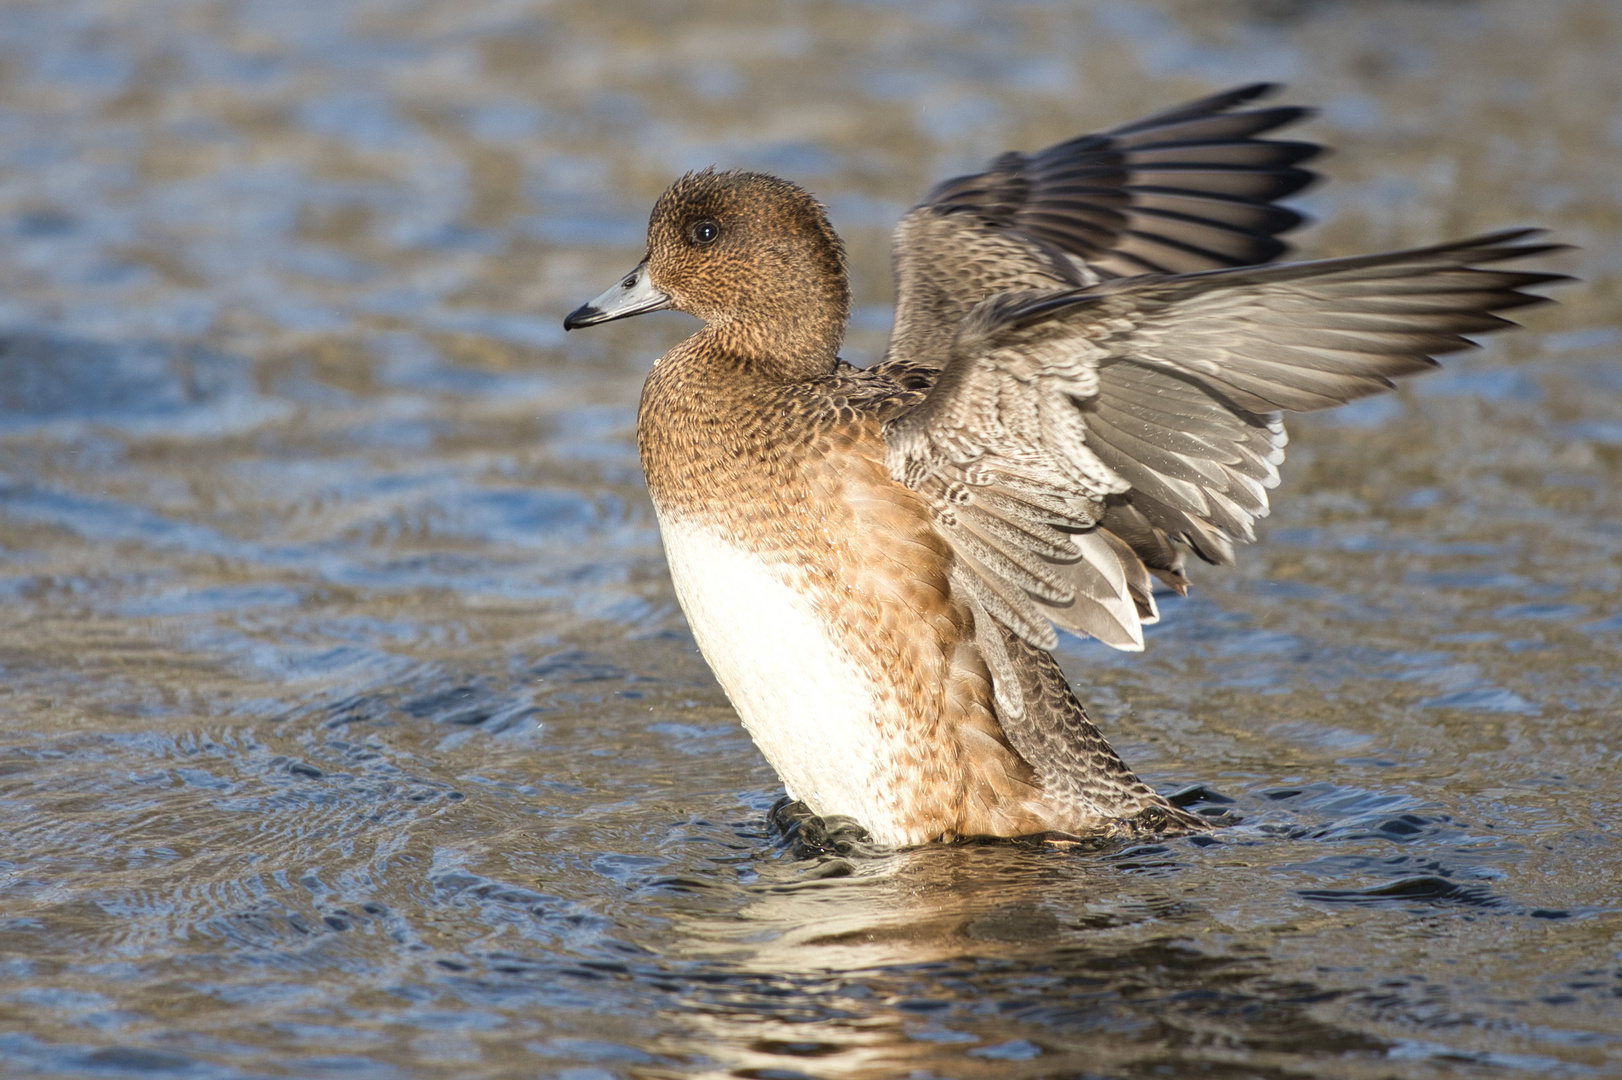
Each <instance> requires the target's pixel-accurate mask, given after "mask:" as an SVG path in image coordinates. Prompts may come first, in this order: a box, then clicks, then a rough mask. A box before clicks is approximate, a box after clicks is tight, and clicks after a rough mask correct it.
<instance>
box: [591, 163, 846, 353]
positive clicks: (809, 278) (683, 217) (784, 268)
mask: <svg viewBox="0 0 1622 1080" xmlns="http://www.w3.org/2000/svg"><path fill="white" fill-rule="evenodd" d="M665 309H674V310H676V311H685V312H688V313H689V314H692V315H697V316H698V317H699V318H701V319H703V320H704V321H705V322H707V323H709V324H710V327H711V329H712V332H714V333H715V335H716V336H717V338H718V339H719V340H720V341H721V342H722V343H724V344H725V345H726V346H727V347H728V348H729V349H730V350H731V351H734V352H739V353H741V354H745V355H748V356H749V357H750V358H751V359H756V360H770V361H773V362H774V364H780V365H781V366H782V367H783V368H784V369H785V370H784V374H785V375H787V376H790V377H794V378H804V377H810V376H814V375H817V374H822V373H825V372H827V371H828V370H829V369H831V368H832V366H833V362H834V358H835V356H836V355H837V354H838V351H839V343H840V341H841V340H842V339H843V337H844V333H845V321H846V319H847V318H848V317H849V315H850V288H849V285H848V284H847V279H846V273H845V249H844V245H843V244H841V243H840V242H839V237H838V236H837V235H836V234H835V233H834V231H833V227H832V226H830V225H829V224H828V218H827V215H826V214H825V213H824V212H823V209H822V207H821V206H820V205H819V204H818V203H817V201H816V200H815V199H813V198H812V197H811V196H810V195H809V194H808V193H807V192H806V191H805V189H803V188H801V187H799V186H798V185H796V184H791V183H789V182H788V181H787V180H781V179H778V178H777V177H775V176H767V175H765V174H764V173H749V172H715V171H714V170H711V169H705V170H704V171H703V172H698V173H689V174H687V175H686V176H684V177H682V178H681V179H680V180H677V181H676V182H675V183H674V184H672V185H670V188H669V189H668V190H667V191H666V192H665V193H664V194H663V195H661V196H659V201H658V202H656V203H654V205H653V214H652V216H651V217H650V218H649V220H648V254H647V256H646V257H645V258H644V259H643V260H642V263H641V264H640V265H639V266H637V268H636V269H635V270H633V271H632V272H631V273H630V274H629V275H627V276H626V277H625V278H624V279H623V280H621V281H620V282H619V284H617V285H615V286H614V287H612V288H610V289H609V290H608V291H607V292H605V293H603V294H602V295H601V296H599V297H597V298H596V299H595V300H592V301H591V302H589V303H587V304H585V305H583V306H581V307H580V308H578V309H576V310H575V311H573V312H571V313H570V315H569V317H568V318H567V319H565V320H564V322H563V325H564V328H565V329H569V330H572V329H575V328H576V327H580V326H592V325H595V324H597V323H602V322H608V321H610V320H612V319H621V318H625V317H626V316H630V315H640V314H642V313H643V312H646V311H660V310H665Z"/></svg>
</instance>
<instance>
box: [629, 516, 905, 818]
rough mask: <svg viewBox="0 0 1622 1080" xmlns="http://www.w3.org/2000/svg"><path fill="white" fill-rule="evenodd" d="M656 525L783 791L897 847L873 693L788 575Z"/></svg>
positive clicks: (675, 524) (679, 588) (707, 536)
mask: <svg viewBox="0 0 1622 1080" xmlns="http://www.w3.org/2000/svg"><path fill="white" fill-rule="evenodd" d="M659 530H660V533H661V534H662V535H663V537H664V544H665V555H666V557H667V558H668V559H669V560H670V577H671V579H672V581H674V582H675V585H676V597H677V599H678V600H680V601H681V606H682V610H683V611H684V612H686V613H687V622H688V624H689V625H690V626H691V627H692V629H693V637H694V638H696V639H697V641H698V647H699V649H700V650H701V651H702V652H703V653H704V659H706V660H708V661H709V664H710V667H711V668H712V669H713V670H714V672H715V677H716V679H717V681H719V682H720V684H721V688H722V689H723V690H725V691H726V693H727V697H728V698H730V699H731V701H732V707H733V708H735V709H737V710H738V716H739V717H740V718H741V719H742V720H743V725H744V727H745V728H747V729H748V730H749V734H750V735H751V736H753V737H754V740H755V745H756V746H759V747H760V752H761V753H762V754H764V755H766V760H767V761H769V762H771V764H772V767H773V768H774V769H776V770H777V774H778V775H779V776H781V777H782V779H783V784H784V786H785V787H787V788H788V793H789V795H790V796H791V797H793V798H796V799H800V800H801V801H803V802H804V803H805V804H806V805H807V806H809V807H811V809H812V810H814V811H815V812H816V813H818V814H821V815H823V816H826V815H829V814H847V815H849V816H850V817H853V818H855V819H856V820H857V821H859V822H861V823H862V824H863V825H864V826H866V827H867V829H868V831H869V832H871V833H872V834H873V838H874V839H875V840H877V841H878V842H880V843H900V842H904V839H903V837H902V836H901V835H900V834H899V833H897V834H895V835H891V834H892V833H893V832H894V830H895V829H896V828H898V826H897V825H895V824H893V823H892V821H891V818H892V817H893V815H894V810H893V809H892V804H891V802H890V800H889V799H887V798H885V795H886V794H887V793H888V794H891V795H893V794H894V793H893V792H889V790H888V789H889V787H890V786H891V783H892V782H891V781H887V780H886V779H885V778H884V777H883V776H882V775H880V769H881V767H882V766H881V763H883V762H888V761H892V760H894V758H893V754H894V748H893V746H892V745H891V744H892V737H891V736H887V735H886V730H885V726H884V725H882V724H881V722H880V709H881V704H880V702H881V695H880V694H879V693H878V692H877V688H876V687H875V685H874V683H873V680H872V679H871V678H870V677H869V676H868V675H867V674H866V673H865V672H863V671H862V670H861V669H860V668H859V667H858V666H857V665H856V664H855V663H853V662H852V660H851V658H850V650H849V649H848V648H847V647H844V646H842V645H841V644H840V643H839V642H836V641H835V640H833V638H832V637H831V636H830V633H829V628H828V627H827V626H826V625H825V624H824V621H823V620H822V619H820V618H818V616H817V612H816V611H815V610H814V608H813V606H812V603H811V600H810V599H809V598H808V597H807V596H806V595H804V593H803V592H802V591H800V590H798V589H795V588H792V587H790V586H789V585H788V584H787V583H785V580H784V579H785V578H788V577H791V576H792V575H791V571H789V570H787V569H786V568H783V567H774V566H772V565H771V564H768V563H766V562H765V561H763V560H761V559H760V558H759V557H758V556H756V555H754V554H752V553H750V552H748V551H745V550H743V549H741V548H739V547H737V546H735V545H733V544H730V543H728V542H727V541H725V540H723V539H722V538H720V537H719V536H717V535H715V534H714V533H713V532H712V531H710V530H709V529H707V528H705V527H703V526H701V525H697V524H694V523H692V522H689V521H684V520H682V519H680V518H677V517H674V516H671V517H667V516H665V515H663V514H661V515H660V518H659ZM892 730H893V728H892Z"/></svg>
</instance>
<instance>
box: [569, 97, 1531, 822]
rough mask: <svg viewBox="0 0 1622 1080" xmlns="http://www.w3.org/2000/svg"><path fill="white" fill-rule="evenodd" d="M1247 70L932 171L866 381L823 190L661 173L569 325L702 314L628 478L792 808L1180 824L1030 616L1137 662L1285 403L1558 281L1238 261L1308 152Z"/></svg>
mask: <svg viewBox="0 0 1622 1080" xmlns="http://www.w3.org/2000/svg"><path fill="white" fill-rule="evenodd" d="M1260 89H1261V88H1246V89H1243V90H1239V91H1234V92H1230V93H1229V94H1225V95H1218V96H1217V97H1214V98H1209V99H1205V100H1204V101H1201V102H1195V103H1193V104H1191V105H1188V106H1184V107H1182V108H1180V109H1176V110H1172V111H1170V112H1168V113H1163V114H1160V115H1159V116H1157V117H1153V118H1150V119H1149V120H1147V121H1140V122H1138V123H1136V124H1132V125H1126V126H1125V127H1122V128H1117V129H1114V130H1113V131H1111V132H1107V133H1105V134H1104V135H1099V136H1087V137H1084V138H1081V139H1076V140H1072V141H1071V142H1069V143H1064V144H1060V145H1059V146H1057V147H1053V148H1051V149H1049V150H1047V151H1043V152H1042V153H1040V154H1036V155H1031V156H1029V157H1024V156H1019V155H1009V156H1005V157H1004V158H1001V159H999V160H998V162H997V163H995V164H994V166H993V168H992V170H991V171H990V172H988V173H986V174H983V175H982V176H979V177H965V178H960V179H958V180H954V181H949V182H948V183H947V184H944V185H942V186H941V187H940V188H938V189H937V190H936V192H935V193H933V194H932V196H931V197H930V199H929V200H927V201H926V202H925V203H923V204H922V205H921V206H920V207H918V208H917V209H916V210H914V211H913V212H911V213H910V214H909V215H908V216H907V218H906V219H905V220H904V221H903V222H902V223H901V225H900V226H898V228H897V233H896V247H897V252H896V263H897V277H898V286H899V297H898V314H897V326H896V331H895V334H894V336H893V338H892V342H891V349H890V353H889V355H888V356H887V358H886V360H885V361H884V362H883V363H881V364H879V365H877V366H875V367H874V368H872V369H869V370H866V371H863V370H858V369H856V368H853V367H851V366H849V365H848V364H845V363H843V362H842V361H840V360H839V359H838V356H837V352H838V347H839V342H840V340H841V337H842V335H843V331H844V325H845V320H846V316H847V313H848V309H849V294H848V289H847V285H846V278H845V268H844V255H843V249H842V247H841V245H840V243H839V239H838V237H837V236H836V235H835V234H834V232H833V230H832V229H831V228H830V227H829V225H828V223H827V220H826V217H825V216H824V214H823V212H822V209H821V207H820V206H818V205H817V204H816V202H815V201H814V200H813V199H812V198H811V197H810V196H809V195H807V194H806V193H805V192H804V191H802V190H801V189H800V188H798V187H796V186H794V185H793V184H790V183H788V182H787V181H784V180H780V179H777V178H775V177H769V176H763V175H760V174H754V173H717V172H713V171H705V172H703V173H698V174H693V175H690V176H687V177H684V178H682V179H681V180H679V181H677V183H676V184H674V185H673V186H672V187H671V188H670V190H669V191H667V192H666V193H665V195H664V196H662V197H661V198H660V200H659V202H658V203H657V204H656V206H655V208H654V212H653V215H652V219H651V221H650V225H649V233H648V256H647V258H646V259H645V260H644V262H643V264H642V265H641V266H639V267H638V268H637V269H636V271H634V272H633V273H632V274H631V275H630V276H628V277H627V278H626V279H625V280H624V281H623V282H621V283H620V284H619V285H617V286H615V287H614V288H613V289H610V290H609V291H608V292H606V293H604V294H603V295H602V296H601V297H599V298H598V299H597V300H594V301H593V302H592V303H591V304H588V305H586V306H584V307H582V308H581V309H580V310H578V311H576V312H575V313H574V314H572V315H571V316H570V317H569V319H568V320H567V322H566V325H568V326H571V327H573V326H580V325H590V324H592V323H596V322H602V321H606V320H608V319H611V318H618V317H622V316H625V315H630V314H637V313H639V312H642V311H650V310H657V309H659V308H664V307H674V308H678V309H680V310H684V311H689V312H691V313H693V314H696V315H698V316H700V317H701V318H703V319H704V320H705V322H706V325H705V327H704V328H703V329H702V330H700V331H699V332H698V333H697V334H695V335H694V336H693V337H691V338H689V339H688V340H687V341H685V342H683V343H682V344H680V345H678V346H677V347H676V348H674V349H673V350H671V351H670V352H669V353H668V354H666V355H665V356H664V357H662V358H660V359H659V360H658V361H657V362H656V363H655V365H654V368H653V371H652V373H651V374H650V375H649V377H648V380H647V384H646V387H645V389H644V392H643V397H642V405H641V410H640V413H639V417H638V425H637V430H638V442H639V446H640V449H641V454H642V461H643V466H644V469H645V470H646V473H647V478H648V489H649V492H650V494H651V495H652V497H653V501H654V505H655V507H656V509H657V511H658V514H659V520H660V527H661V530H662V531H663V533H664V536H665V542H666V549H667V553H668V554H669V556H670V562H671V572H672V578H673V580H674V582H675V585H676V590H677V595H678V597H679V598H680V600H681V602H682V606H683V608H684V610H685V611H686V612H687V615H688V619H689V623H690V624H691V625H692V627H693V632H694V636H695V638H696V639H697V640H698V643H699V646H700V648H701V649H702V650H703V651H704V653H705V656H706V658H708V659H709V661H710V663H711V665H712V667H714V669H715V671H716V675H717V678H718V679H719V680H720V682H721V684H722V686H723V687H724V688H725V689H726V691H727V693H728V695H729V696H730V697H731V699H732V701H733V703H734V705H736V706H737V708H738V711H739V714H740V716H741V717H742V719H743V721H744V723H745V725H746V726H748V728H749V730H750V732H751V733H752V734H753V735H754V737H755V739H756V742H757V743H758V744H759V745H760V747H761V749H762V751H763V752H764V753H765V754H766V756H767V758H768V760H770V761H771V762H772V764H773V765H774V766H775V767H776V768H777V769H778V771H779V773H780V774H781V775H782V776H783V779H784V782H785V785H786V786H787V787H788V789H789V792H790V794H791V795H793V796H795V797H797V798H800V799H802V800H804V801H805V802H806V803H808V804H809V805H810V806H811V808H812V809H813V810H815V811H816V812H818V813H821V814H824V815H827V814H845V815H849V816H852V817H855V818H856V819H857V820H859V821H860V822H861V823H862V824H863V825H864V826H866V827H867V828H868V829H869V830H870V831H871V832H872V834H873V836H874V838H875V839H876V840H878V841H879V842H881V843H890V844H914V843H922V842H925V841H929V840H936V839H952V838H956V837H962V836H973V835H995V836H1014V835H1023V834H1030V833H1041V832H1058V833H1068V834H1087V835H1099V834H1122V835H1135V834H1139V833H1143V832H1152V831H1160V830H1188V829H1197V828H1201V827H1203V825H1202V819H1200V818H1198V817H1196V816H1194V815H1191V814H1189V813H1187V812H1185V811H1182V810H1179V809H1177V808H1175V807H1173V806H1171V805H1169V804H1168V803H1167V802H1166V801H1165V800H1164V799H1162V798H1161V797H1160V796H1159V795H1157V794H1156V793H1155V792H1154V791H1153V790H1151V789H1150V788H1149V787H1148V786H1147V785H1145V784H1144V783H1143V782H1142V781H1141V780H1139V779H1138V778H1137V777H1136V776H1135V775H1134V774H1133V773H1132V771H1131V770H1130V769H1129V768H1127V766H1126V765H1125V764H1124V763H1122V761H1121V760H1120V758H1119V757H1118V756H1116V754H1115V753H1114V751H1113V750H1111V749H1110V747H1109V744H1108V742H1107V741H1106V740H1105V739H1104V737H1103V735H1102V733H1100V732H1099V731H1098V729H1097V728H1096V727H1094V726H1093V724H1092V723H1091V722H1090V721H1089V720H1088V719H1087V716H1086V713H1085V711H1084V710H1083V708H1082V706H1081V704H1080V702H1079V701H1078V700H1077V699H1076V697H1075V695H1074V694H1073V693H1072V691H1071V689H1070V686H1069V684H1068V682H1067V681H1066V679H1065V677H1064V675H1063V673H1062V672H1061V671H1060V670H1059V668H1058V665H1057V664H1056V663H1055V662H1054V661H1053V658H1052V657H1051V656H1050V655H1049V653H1048V651H1047V650H1049V649H1051V648H1052V647H1053V645H1054V644H1056V640H1057V639H1056V636H1055V632H1054V629H1053V627H1054V625H1058V626H1060V627H1064V628H1067V629H1071V630H1073V631H1076V632H1078V633H1088V634H1092V635H1093V636H1096V637H1098V638H1100V639H1101V640H1103V641H1105V642H1107V643H1109V644H1112V645H1115V646H1117V647H1122V648H1141V646H1142V640H1143V639H1142V631H1141V625H1142V624H1143V623H1146V622H1150V621H1153V619H1154V618H1156V617H1157V616H1156V611H1155V603H1154V598H1153V595H1152V589H1151V575H1157V576H1159V577H1160V578H1161V579H1162V580H1165V581H1168V582H1170V583H1171V584H1172V585H1173V586H1174V587H1179V588H1181V587H1183V586H1184V584H1185V581H1184V579H1183V577H1182V573H1181V557H1182V556H1181V551H1182V549H1183V548H1184V547H1189V548H1192V549H1193V550H1195V551H1196V552H1198V553H1199V554H1200V555H1202V556H1203V557H1206V558H1212V559H1222V558H1226V557H1228V556H1229V555H1230V554H1231V545H1232V541H1234V540H1236V539H1250V538H1251V523H1252V521H1253V520H1254V519H1255V518H1256V517H1259V516H1261V515H1262V514H1265V513H1266V511H1267V501H1266V495H1265V489H1266V488H1268V487H1271V486H1273V484H1275V483H1276V482H1277V476H1278V473H1277V466H1278V464H1279V462H1280V461H1282V458H1283V452H1282V451H1283V445H1284V436H1283V427H1282V424H1281V423H1280V421H1279V416H1278V410H1280V409H1311V408H1323V407H1327V406H1328V405H1332V404H1335V403H1338V402H1340V401H1346V400H1350V399H1352V398H1355V397H1360V396H1363V395H1364V394H1367V393H1371V392H1375V391H1377V390H1380V389H1384V388H1386V387H1388V386H1390V385H1391V382H1390V380H1391V378H1393V377H1397V376H1402V375H1407V374H1411V373H1414V372H1417V371H1420V370H1423V369H1425V368H1427V367H1429V366H1433V365H1434V361H1433V360H1431V359H1430V357H1431V356H1432V355H1433V354H1437V353H1443V352H1448V351H1452V350H1454V349H1457V348H1461V347H1463V346H1465V345H1466V344H1468V341H1467V340H1466V339H1465V338H1463V337H1461V336H1460V335H1462V334H1466V333H1480V332H1484V331H1488V330H1492V329H1496V328H1498V327H1500V326H1503V325H1507V324H1506V323H1505V321H1504V320H1502V319H1500V318H1498V317H1497V316H1495V315H1493V314H1491V313H1492V312H1494V311H1499V310H1504V309H1508V308H1513V307H1517V306H1520V305H1522V304H1526V303H1533V302H1535V301H1536V299H1537V298H1536V297H1533V296H1531V295H1529V294H1526V293H1523V292H1521V291H1520V290H1521V289H1522V288H1524V287H1526V286H1528V285H1533V284H1537V283H1540V282H1544V281H1550V280H1553V276H1551V275H1546V274H1533V273H1524V272H1516V271H1508V270H1501V269H1496V268H1491V269H1489V268H1485V267H1489V266H1492V265H1493V264H1499V263H1503V262H1507V261H1511V260H1514V259H1519V258H1523V257H1525V256H1527V255H1530V254H1535V253H1538V252H1541V251H1545V250H1548V245H1536V244H1525V243H1521V242H1520V240H1521V238H1522V237H1523V236H1524V235H1525V234H1524V233H1506V234H1500V235H1498V236H1493V237H1484V238H1480V239H1477V240H1472V241H1465V242H1462V243H1457V244H1451V245H1442V246H1439V247H1435V248H1429V249H1424V250H1420V251H1413V252H1402V253H1397V254H1394V255H1384V256H1372V257H1368V258H1363V259H1343V260H1330V261H1326V262H1320V263H1302V264H1296V265H1286V266H1272V267H1244V266H1243V264H1244V263H1245V262H1248V261H1254V260H1265V259H1268V258H1271V257H1272V256H1273V255H1275V254H1277V253H1278V252H1279V251H1280V250H1282V244H1281V242H1279V241H1278V240H1277V239H1276V238H1275V237H1274V233H1276V232H1278V231H1280V230H1282V229H1284V228H1287V227H1289V225H1291V224H1293V223H1294V222H1295V220H1296V219H1295V217H1294V216H1293V215H1291V214H1290V213H1289V212H1288V211H1281V210H1278V209H1277V208H1275V207H1271V206H1270V205H1269V201H1270V200H1271V199H1273V198H1277V197H1279V196H1280V195H1283V194H1287V193H1288V192H1290V191H1293V190H1296V189H1297V188H1299V187H1300V186H1301V184H1302V183H1304V182H1305V180H1306V179H1307V178H1308V174H1305V173H1304V172H1302V171H1301V170H1299V169H1297V168H1295V166H1296V165H1297V164H1298V163H1299V162H1300V161H1302V160H1304V159H1305V158H1306V157H1309V156H1310V155H1311V153H1312V152H1313V149H1314V148H1312V147H1310V146H1307V145H1305V144H1300V143H1273V142H1267V141H1264V140H1259V139H1255V138H1254V137H1253V136H1255V135H1256V134H1258V133H1260V132H1264V131H1267V130H1271V129H1272V128H1274V127H1277V126H1278V125H1280V124H1282V123H1285V122H1287V121H1289V120H1292V119H1295V118H1296V117H1297V116H1299V115H1300V111H1299V110H1293V109H1271V110H1256V111H1252V112H1248V113H1247V112H1235V111H1232V110H1233V108H1234V106H1236V105H1239V104H1242V103H1243V102H1244V101H1246V100H1249V99H1250V98H1252V97H1254V96H1256V94H1257V93H1259V92H1260ZM1173 180H1175V181H1176V186H1173V185H1172V181H1173ZM1151 181H1152V182H1151ZM1155 259H1159V260H1161V261H1159V262H1155V261H1154V260H1155ZM1144 266H1149V267H1150V268H1153V269H1157V270H1160V269H1163V270H1169V271H1173V272H1172V273H1152V274H1142V275H1138V276H1130V277H1126V276H1122V275H1123V274H1126V273H1131V272H1132V271H1133V270H1134V269H1137V268H1142V267H1144ZM1233 267H1238V268H1233Z"/></svg>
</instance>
